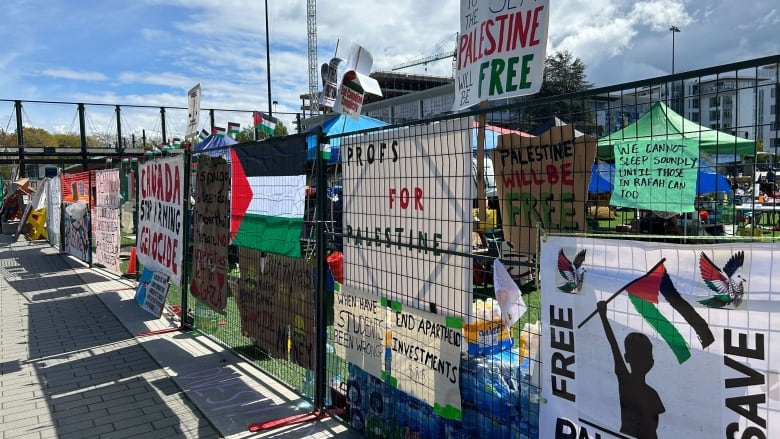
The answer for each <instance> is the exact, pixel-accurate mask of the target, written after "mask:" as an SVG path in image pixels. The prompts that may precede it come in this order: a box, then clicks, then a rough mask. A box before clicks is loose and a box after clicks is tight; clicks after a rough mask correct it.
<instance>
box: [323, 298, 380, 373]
mask: <svg viewBox="0 0 780 439" xmlns="http://www.w3.org/2000/svg"><path fill="white" fill-rule="evenodd" d="M333 294H334V300H333V303H334V311H333V315H334V318H333V345H334V346H335V351H336V355H338V356H339V357H341V358H343V359H345V360H347V362H348V363H352V364H354V365H355V366H358V367H359V368H361V369H363V370H364V371H366V372H367V373H369V374H371V375H373V376H375V377H377V378H383V372H384V370H385V346H386V345H389V340H387V338H386V336H387V329H388V328H387V308H386V307H385V306H384V305H383V304H382V300H381V299H380V298H379V297H378V296H375V295H372V294H368V293H366V292H364V291H361V290H359V289H357V288H352V287H349V286H345V285H339V284H338V283H336V290H335V291H334V293H333Z"/></svg>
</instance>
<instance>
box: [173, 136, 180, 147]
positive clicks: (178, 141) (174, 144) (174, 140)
mask: <svg viewBox="0 0 780 439" xmlns="http://www.w3.org/2000/svg"><path fill="white" fill-rule="evenodd" d="M171 148H181V139H180V138H178V137H174V138H173V140H171Z"/></svg>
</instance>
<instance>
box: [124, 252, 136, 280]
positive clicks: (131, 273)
mask: <svg viewBox="0 0 780 439" xmlns="http://www.w3.org/2000/svg"><path fill="white" fill-rule="evenodd" d="M135 271H136V267H135V246H133V247H132V248H130V261H129V262H128V263H127V270H126V271H125V274H124V276H125V277H135V274H136V273H135Z"/></svg>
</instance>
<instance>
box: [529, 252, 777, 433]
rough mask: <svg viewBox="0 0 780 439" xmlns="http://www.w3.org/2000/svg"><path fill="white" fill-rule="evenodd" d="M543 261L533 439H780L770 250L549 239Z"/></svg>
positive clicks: (773, 260) (774, 260)
mask: <svg viewBox="0 0 780 439" xmlns="http://www.w3.org/2000/svg"><path fill="white" fill-rule="evenodd" d="M577 255H581V256H580V257H577ZM575 260H576V262H575ZM540 266H541V285H542V306H541V309H542V310H543V313H544V314H543V315H542V324H543V327H542V332H541V333H542V334H543V336H542V338H541V339H542V346H541V361H542V364H543V365H544V372H543V376H542V383H541V388H542V397H543V399H542V401H544V403H543V404H541V405H540V429H539V430H540V431H539V437H591V438H593V437H601V438H605V439H606V438H623V437H659V438H661V437H663V438H667V437H669V438H671V437H675V438H677V437H679V438H683V437H702V438H704V437H706V438H710V437H767V438H769V437H778V435H780V390H778V383H779V382H780V380H778V370H780V349H778V346H777V345H776V344H777V343H780V327H778V325H777V324H776V320H777V314H778V312H779V311H780V306H778V304H779V303H780V295H778V294H777V292H778V291H780V288H778V284H777V278H776V275H774V273H777V272H778V270H780V250H778V248H777V246H776V245H772V244H762V243H733V244H713V245H707V244H700V245H679V244H665V243H648V242H634V241H625V240H607V239H599V240H595V239H586V238H564V237H549V238H548V239H547V240H546V242H544V243H543V244H542V250H541V263H540ZM718 287H722V288H724V289H723V290H721V291H722V292H724V293H725V294H723V295H718V293H716V292H715V290H714V289H713V288H715V289H717V288H718ZM599 303H601V305H599ZM599 309H601V311H599Z"/></svg>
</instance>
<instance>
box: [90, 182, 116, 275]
mask: <svg viewBox="0 0 780 439" xmlns="http://www.w3.org/2000/svg"><path fill="white" fill-rule="evenodd" d="M95 194H96V196H95V208H94V212H95V219H94V226H95V227H94V229H93V230H94V233H95V236H94V238H95V263H98V264H100V265H102V266H104V267H106V268H108V269H109V270H111V271H114V272H117V273H118V272H119V245H120V236H119V235H120V233H119V169H105V170H99V171H97V172H96V173H95Z"/></svg>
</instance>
